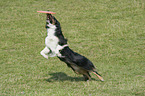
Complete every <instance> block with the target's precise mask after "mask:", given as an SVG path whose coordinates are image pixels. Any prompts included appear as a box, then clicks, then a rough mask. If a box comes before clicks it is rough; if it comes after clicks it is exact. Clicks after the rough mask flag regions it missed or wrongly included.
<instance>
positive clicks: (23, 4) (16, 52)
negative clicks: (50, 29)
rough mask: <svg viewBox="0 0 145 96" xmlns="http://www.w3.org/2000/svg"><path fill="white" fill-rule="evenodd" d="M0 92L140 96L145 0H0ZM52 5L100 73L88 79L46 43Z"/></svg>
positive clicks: (143, 91) (3, 95)
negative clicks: (50, 52) (46, 54)
mask: <svg viewBox="0 0 145 96" xmlns="http://www.w3.org/2000/svg"><path fill="white" fill-rule="evenodd" d="M0 2H1V3H0V6H1V8H0V27H1V28H0V33H1V35H0V96H145V4H144V3H145V1H144V0H0ZM47 9H49V10H51V11H54V12H56V14H55V15H54V16H55V17H56V18H57V19H58V20H59V22H60V23H61V27H62V31H63V34H64V36H65V37H66V38H67V39H68V44H69V46H70V48H72V49H73V50H74V51H75V52H78V53H80V54H82V55H84V56H86V57H87V58H89V59H90V60H91V61H92V62H93V63H94V65H95V66H96V68H97V70H98V72H99V73H100V74H102V76H103V78H104V80H105V82H101V81H100V80H99V79H98V78H97V77H96V76H95V75H94V74H91V75H92V80H91V81H89V82H85V81H83V77H82V76H81V75H77V74H75V73H74V72H73V71H72V70H71V69H70V68H68V67H67V66H66V64H65V63H63V62H61V61H59V60H58V58H57V57H54V58H49V59H48V60H47V59H45V58H43V57H42V56H41V55H40V51H41V50H42V49H43V48H44V47H45V44H44V39H45V37H46V35H47V34H46V29H45V19H46V17H45V14H42V13H37V11H38V10H47Z"/></svg>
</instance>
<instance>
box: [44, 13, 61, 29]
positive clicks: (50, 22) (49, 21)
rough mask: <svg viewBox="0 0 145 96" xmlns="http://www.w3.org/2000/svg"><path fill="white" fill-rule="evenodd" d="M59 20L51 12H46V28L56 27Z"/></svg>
mask: <svg viewBox="0 0 145 96" xmlns="http://www.w3.org/2000/svg"><path fill="white" fill-rule="evenodd" d="M58 24H59V22H58V21H57V20H56V18H55V17H54V16H52V15H51V14H46V28H54V27H56V25H58Z"/></svg>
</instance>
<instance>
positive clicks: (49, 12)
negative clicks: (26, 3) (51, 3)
mask: <svg viewBox="0 0 145 96" xmlns="http://www.w3.org/2000/svg"><path fill="white" fill-rule="evenodd" d="M37 12H38V13H48V14H56V13H54V12H51V11H37Z"/></svg>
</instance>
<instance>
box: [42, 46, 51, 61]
mask: <svg viewBox="0 0 145 96" xmlns="http://www.w3.org/2000/svg"><path fill="white" fill-rule="evenodd" d="M49 52H50V50H49V49H48V48H47V47H45V48H44V49H43V50H42V51H41V52H40V54H41V55H42V56H43V57H44V58H46V59H48V54H49Z"/></svg>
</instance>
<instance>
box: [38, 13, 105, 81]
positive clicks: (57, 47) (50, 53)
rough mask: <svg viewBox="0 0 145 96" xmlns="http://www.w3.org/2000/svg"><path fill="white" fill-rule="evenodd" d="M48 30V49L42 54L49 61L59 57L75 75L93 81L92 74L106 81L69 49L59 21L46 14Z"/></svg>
mask: <svg viewBox="0 0 145 96" xmlns="http://www.w3.org/2000/svg"><path fill="white" fill-rule="evenodd" d="M46 15H47V16H46V29H47V37H46V38H45V45H46V47H45V48H44V49H43V50H42V51H41V52H40V54H41V55H42V56H43V57H44V58H46V59H48V57H55V56H57V57H58V58H59V59H60V60H61V61H63V62H65V63H66V64H67V66H68V67H70V68H71V69H72V70H73V71H74V72H75V73H77V74H82V75H83V76H84V79H85V80H86V81H89V80H91V75H90V72H92V73H94V74H95V75H97V76H98V78H99V79H100V80H101V81H104V79H103V78H102V77H101V75H100V74H99V73H98V72H97V71H96V69H95V66H94V65H93V63H92V62H91V61H90V60H89V59H87V58H86V57H85V56H82V55H80V54H78V53H76V52H74V51H73V50H71V49H70V48H69V46H68V45H67V39H66V38H65V37H64V35H63V34H62V31H61V26H60V23H59V22H58V20H57V19H56V18H55V17H54V16H52V15H51V14H48V13H47V14H46Z"/></svg>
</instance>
